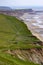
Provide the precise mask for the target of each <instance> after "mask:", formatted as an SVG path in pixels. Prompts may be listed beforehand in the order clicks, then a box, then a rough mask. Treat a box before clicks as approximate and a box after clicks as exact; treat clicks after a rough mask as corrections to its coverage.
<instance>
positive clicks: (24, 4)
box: [0, 0, 43, 6]
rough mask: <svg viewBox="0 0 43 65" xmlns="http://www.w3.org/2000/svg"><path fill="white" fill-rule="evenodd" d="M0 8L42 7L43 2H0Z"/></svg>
mask: <svg viewBox="0 0 43 65" xmlns="http://www.w3.org/2000/svg"><path fill="white" fill-rule="evenodd" d="M0 6H43V0H0Z"/></svg>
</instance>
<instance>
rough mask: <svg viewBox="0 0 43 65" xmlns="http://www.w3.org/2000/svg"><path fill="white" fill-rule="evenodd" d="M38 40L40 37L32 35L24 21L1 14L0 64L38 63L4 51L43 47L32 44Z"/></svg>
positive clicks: (32, 64) (23, 64) (22, 64)
mask: <svg viewBox="0 0 43 65" xmlns="http://www.w3.org/2000/svg"><path fill="white" fill-rule="evenodd" d="M37 41H39V39H37V38H36V37H33V36H32V33H31V32H30V31H29V30H28V29H27V26H26V25H25V24H24V23H23V22H22V21H19V20H18V19H16V18H15V17H12V16H6V15H2V14H0V65H38V64H34V63H33V62H30V61H23V60H20V59H19V58H18V57H16V56H15V57H14V56H12V55H10V54H6V53H4V52H2V51H3V50H9V49H10V50H15V49H29V48H41V47H42V46H36V45H32V44H33V43H34V42H37Z"/></svg>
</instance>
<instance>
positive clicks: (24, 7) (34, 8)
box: [11, 6, 43, 11]
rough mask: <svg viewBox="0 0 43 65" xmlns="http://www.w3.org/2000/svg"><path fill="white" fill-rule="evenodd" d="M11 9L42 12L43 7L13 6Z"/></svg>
mask: <svg viewBox="0 0 43 65" xmlns="http://www.w3.org/2000/svg"><path fill="white" fill-rule="evenodd" d="M11 8H12V9H33V10H40V11H42V10H43V6H13V7H11Z"/></svg>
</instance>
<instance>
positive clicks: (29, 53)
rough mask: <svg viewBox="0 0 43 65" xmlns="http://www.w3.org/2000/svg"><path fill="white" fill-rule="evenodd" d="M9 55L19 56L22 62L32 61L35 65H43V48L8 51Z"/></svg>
mask: <svg viewBox="0 0 43 65" xmlns="http://www.w3.org/2000/svg"><path fill="white" fill-rule="evenodd" d="M6 52H7V53H9V54H12V55H14V56H17V57H18V58H19V59H21V60H24V61H25V60H28V61H30V62H31V61H32V62H34V63H37V64H40V65H43V48H37V49H36V48H35V49H34V48H33V49H27V50H20V49H18V50H13V51H12V50H8V51H6Z"/></svg>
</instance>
